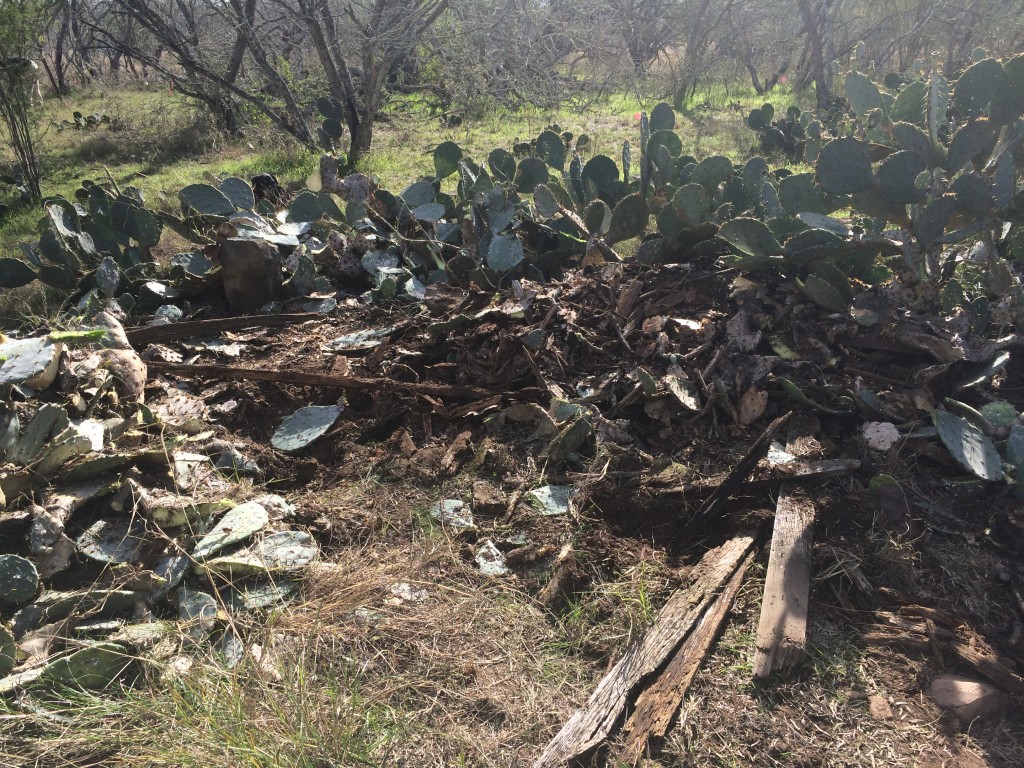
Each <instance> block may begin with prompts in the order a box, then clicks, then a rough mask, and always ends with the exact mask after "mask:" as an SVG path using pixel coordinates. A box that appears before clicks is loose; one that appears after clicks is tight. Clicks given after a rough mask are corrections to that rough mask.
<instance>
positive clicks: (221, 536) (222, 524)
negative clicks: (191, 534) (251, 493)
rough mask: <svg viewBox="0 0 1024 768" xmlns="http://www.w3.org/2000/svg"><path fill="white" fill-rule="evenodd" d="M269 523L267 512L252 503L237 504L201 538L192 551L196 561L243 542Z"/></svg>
mask: <svg viewBox="0 0 1024 768" xmlns="http://www.w3.org/2000/svg"><path fill="white" fill-rule="evenodd" d="M269 522H270V515H269V514H268V513H267V510H266V509H264V507H263V506H262V505H260V504H257V503H256V502H254V501H249V502H246V503H245V504H239V505H238V506H237V507H235V508H234V509H231V510H229V511H228V512H226V513H225V514H224V517H222V518H221V519H220V520H219V521H218V522H217V524H216V525H215V526H214V527H213V530H211V531H210V532H209V533H208V534H206V535H205V536H203V538H202V539H200V540H199V543H198V544H196V548H195V549H194V550H193V551H192V557H194V558H195V559H196V560H205V559H206V558H208V557H210V555H213V554H216V553H217V552H220V551H221V550H222V549H224V548H225V547H229V546H231V545H232V544H237V543H238V542H240V541H245V540H246V539H248V538H249V537H250V536H252V535H253V534H255V533H258V532H259V531H261V530H263V529H264V528H265V527H266V526H267V523H269Z"/></svg>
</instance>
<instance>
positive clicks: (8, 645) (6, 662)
mask: <svg viewBox="0 0 1024 768" xmlns="http://www.w3.org/2000/svg"><path fill="white" fill-rule="evenodd" d="M17 652H18V646H17V645H16V644H15V642H14V635H12V634H11V630H9V629H8V628H7V627H5V626H4V625H3V624H0V677H3V676H4V675H6V674H7V673H8V672H10V671H11V670H12V669H14V659H15V655H16V654H17Z"/></svg>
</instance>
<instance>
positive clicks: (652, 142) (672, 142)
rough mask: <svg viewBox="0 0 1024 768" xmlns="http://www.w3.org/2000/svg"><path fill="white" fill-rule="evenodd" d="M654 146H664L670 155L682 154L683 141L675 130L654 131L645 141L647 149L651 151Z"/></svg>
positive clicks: (677, 155)
mask: <svg viewBox="0 0 1024 768" xmlns="http://www.w3.org/2000/svg"><path fill="white" fill-rule="evenodd" d="M655 147H664V148H665V150H666V151H667V152H668V154H669V155H670V156H671V157H679V156H680V155H681V154H683V142H682V140H681V139H680V138H679V136H678V135H677V134H676V133H675V131H655V132H654V133H652V134H651V138H650V139H649V140H648V142H647V151H648V153H651V152H653V151H654V148H655Z"/></svg>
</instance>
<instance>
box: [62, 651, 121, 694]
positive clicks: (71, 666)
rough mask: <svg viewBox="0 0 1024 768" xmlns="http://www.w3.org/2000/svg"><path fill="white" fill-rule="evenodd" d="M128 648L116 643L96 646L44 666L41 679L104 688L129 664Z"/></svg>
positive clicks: (84, 686) (82, 686) (63, 683)
mask: <svg viewBox="0 0 1024 768" xmlns="http://www.w3.org/2000/svg"><path fill="white" fill-rule="evenodd" d="M132 662H133V658H132V656H131V655H130V654H129V653H128V649H127V648H126V647H125V646H123V645H120V644H118V643H96V644H95V645H89V646H86V647H85V648H82V649H80V650H78V651H75V652H74V653H72V654H71V655H70V656H65V657H63V658H60V659H57V660H56V661H53V662H50V663H49V664H48V665H46V667H45V669H44V670H43V675H42V677H43V678H44V679H46V680H50V681H53V682H55V683H60V684H61V685H69V686H77V687H81V688H97V689H101V688H106V687H107V686H109V685H110V684H111V683H113V682H114V681H115V680H116V679H117V678H118V677H119V676H120V675H121V673H122V672H124V671H125V670H126V669H127V668H128V667H130V666H131V665H132Z"/></svg>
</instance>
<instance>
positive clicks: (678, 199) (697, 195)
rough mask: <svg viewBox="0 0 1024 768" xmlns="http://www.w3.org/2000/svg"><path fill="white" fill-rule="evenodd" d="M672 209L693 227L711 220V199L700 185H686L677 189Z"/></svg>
mask: <svg viewBox="0 0 1024 768" xmlns="http://www.w3.org/2000/svg"><path fill="white" fill-rule="evenodd" d="M672 207H673V208H675V209H676V210H677V211H678V212H679V214H680V215H681V217H682V219H683V221H684V222H685V223H686V224H687V225H689V226H691V227H695V226H697V225H698V224H701V223H703V222H705V221H708V220H709V219H710V218H711V198H710V197H709V196H708V193H707V190H706V189H704V187H702V186H701V185H700V184H684V185H683V186H681V187H680V188H679V189H677V190H676V193H675V195H674V196H673V198H672Z"/></svg>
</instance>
